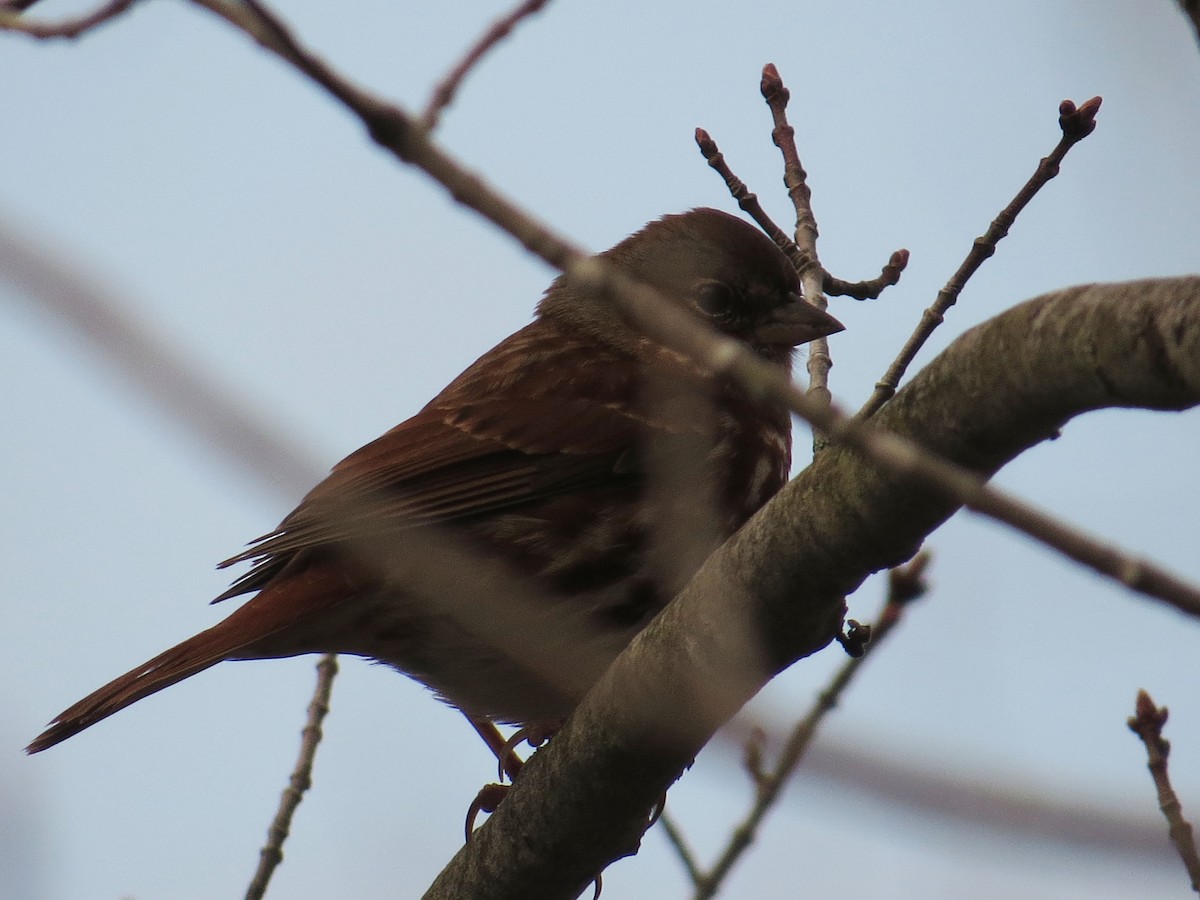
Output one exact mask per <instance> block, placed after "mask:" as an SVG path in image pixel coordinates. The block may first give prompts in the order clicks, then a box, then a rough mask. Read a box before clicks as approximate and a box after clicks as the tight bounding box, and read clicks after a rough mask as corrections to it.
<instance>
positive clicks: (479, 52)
mask: <svg viewBox="0 0 1200 900" xmlns="http://www.w3.org/2000/svg"><path fill="white" fill-rule="evenodd" d="M549 2H550V0H525V2H524V3H521V4H520V5H519V6H517V7H516V8H515V9H513V11H512V12H510V13H509V14H508V15H506V16H503V17H501V18H499V19H497V20H496V21H495V22H493V23H492V26H491V28H489V29H488V30H487V31H486V32H485V33H484V34H483V36H482V37H480V38H479V40H478V41H476V42H475V44H474V45H473V46H472V47H471V48H470V49H469V50H468V51H467V52H466V54H465V55H464V56H463V58H462V59H460V60H459V61H458V63H457V65H455V67H454V68H453V69H451V70H450V72H449V74H447V75H446V77H445V78H443V79H442V80H441V81H439V82H438V85H437V87H436V88H434V90H433V95H432V96H431V97H430V98H429V103H428V104H427V105H426V107H425V112H424V113H422V114H421V123H422V124H423V125H424V126H425V127H426V128H428V129H429V130H430V131H432V130H433V129H434V128H436V127H437V124H438V119H439V118H441V115H442V112H444V111H445V109H446V107H448V106H449V105H450V104H451V103H453V102H454V95H455V94H456V93H457V92H458V88H459V85H461V84H462V81H463V79H464V78H466V77H467V73H468V72H470V71H471V69H472V68H474V67H475V65H476V64H478V62H479V61H480V60H481V59H483V57H484V55H485V54H486V53H487V52H488V51H489V50H491V49H492V47H494V46H496V44H498V43H500V42H501V41H502V40H504V39H505V38H506V37H508V35H509V34H510V33H511V32H512V30H513V28H515V27H516V26H517V25H518V24H519V23H520V22H521V21H522V20H523V19H528V18H529V17H530V16H532V15H533V14H534V13H537V12H540V11H541V9H542V7H544V6H545V5H546V4H547V3H549Z"/></svg>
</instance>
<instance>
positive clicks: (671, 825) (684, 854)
mask: <svg viewBox="0 0 1200 900" xmlns="http://www.w3.org/2000/svg"><path fill="white" fill-rule="evenodd" d="M658 825H659V828H661V829H662V833H663V834H664V835H665V836H666V838H667V841H668V842H669V843H670V844H671V847H672V849H674V851H675V853H676V855H678V857H679V861H680V862H682V863H683V868H684V870H685V871H686V872H687V875H688V878H690V879H691V880H692V884H699V883H700V880H701V879H702V878H704V871H703V870H702V869H701V868H700V864H699V862H698V861H697V860H696V853H695V851H693V850H692V848H691V846H690V845H689V844H688V842H687V838H686V837H684V835H683V831H682V830H681V829H680V827H679V826H678V825H677V824H676V823H675V820H674V819H673V818H672V817H671V814H670V813H669V812H667V811H666V810H664V811H663V814H662V815H661V816H659V817H658Z"/></svg>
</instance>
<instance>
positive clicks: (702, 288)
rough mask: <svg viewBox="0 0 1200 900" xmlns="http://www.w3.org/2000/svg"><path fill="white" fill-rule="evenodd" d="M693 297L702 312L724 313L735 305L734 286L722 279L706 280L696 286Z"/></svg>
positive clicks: (713, 314)
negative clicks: (721, 280)
mask: <svg viewBox="0 0 1200 900" xmlns="http://www.w3.org/2000/svg"><path fill="white" fill-rule="evenodd" d="M692 299H693V301H694V302H695V304H696V308H697V309H699V310H700V311H701V312H705V313H708V315H710V316H719V315H723V314H725V313H727V312H729V310H730V308H731V307H732V306H733V288H731V287H730V286H729V285H727V284H725V283H723V282H720V281H704V282H701V283H700V284H699V285H697V286H696V290H695V293H694V294H693V295H692Z"/></svg>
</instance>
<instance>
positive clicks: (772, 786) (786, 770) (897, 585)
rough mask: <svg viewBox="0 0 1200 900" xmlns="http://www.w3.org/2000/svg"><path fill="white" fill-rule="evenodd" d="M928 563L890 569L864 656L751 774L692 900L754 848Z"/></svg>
mask: <svg viewBox="0 0 1200 900" xmlns="http://www.w3.org/2000/svg"><path fill="white" fill-rule="evenodd" d="M929 559H930V557H929V553H928V552H926V551H922V552H920V553H918V554H917V555H916V556H915V557H914V558H913V560H912V561H911V562H910V563H908V565H906V566H901V567H899V568H895V569H892V570H891V572H890V573H889V577H888V597H887V602H886V603H885V604H884V607H883V611H882V612H881V613H880V616H879V622H878V623H876V625H875V626H874V627H873V628H872V629H871V639H870V643H869V644H867V645H866V648H865V649H866V652H865V653H863V654H862V655H860V656H858V657H856V658H851V659H849V660H847V661H846V662H845V663H843V664H842V667H841V669H839V670H838V672H837V674H836V675H834V677H833V679H832V680H831V681H830V683H829V686H828V687H826V688H825V690H823V691H821V693H820V694H819V695H818V697H817V701H816V703H815V704H813V707H812V709H810V710H809V712H808V715H806V716H805V717H804V718H803V719H801V720H800V721H799V722H798V723H796V726H795V728H793V729H792V733H791V735H790V736H789V737H788V740H787V744H786V745H785V746H784V748H783V752H782V753H780V755H779V760H778V762H777V763H776V765H775V768H774V769H773V770H772V771H770V772H762V771H759V772H757V773H756V772H754V771H753V770H751V775H752V776H753V780H754V786H755V801H754V805H753V806H752V807H751V809H750V812H749V813H748V814H747V815H746V817H745V818H744V819H743V820H742V821H741V822H740V823H738V825H737V826H735V827H734V829H733V832H732V833H731V834H730V838H729V841H728V843H727V844H726V846H725V849H724V850H723V851H722V852H721V855H720V856H719V857H718V858H717V861H716V863H714V864H713V867H712V868H711V869H709V870H708V871H707V872H701V873H700V876H699V877H696V875H695V874H693V875H692V880H693V883H694V884H695V886H696V892H695V895H694V897H695V900H708V898H710V897H713V896H715V895H716V893H717V891H718V890H719V888H720V887H721V884H722V882H723V881H724V880H725V877H726V876H727V875H728V874H729V872H730V870H731V869H732V868H733V865H734V863H736V862H737V860H738V859H739V858H740V857H741V855H742V853H744V852H745V851H746V849H747V848H748V847H749V846H750V845H751V844H752V843H753V841H754V837H755V834H757V832H758V826H759V825H760V824H761V823H762V820H763V818H764V817H765V816H766V814H767V813H768V812H769V811H770V809H771V808H772V807H773V806H774V805H775V802H776V801H777V800H778V799H779V795H780V792H781V791H782V790H783V787H784V786H785V785H786V784H787V782H788V780H789V779H790V778H791V776H792V773H793V772H795V770H796V767H797V766H798V765H799V764H800V760H801V759H802V758H803V756H804V753H805V752H806V751H807V749H808V747H809V745H810V744H811V743H812V739H813V738H814V737H815V736H816V733H817V728H818V727H819V726H820V724H821V722H822V721H823V720H824V718H825V716H826V715H827V714H828V713H829V712H831V711H832V710H833V709H834V708H835V707H836V706H837V704H838V700H839V698H840V697H841V696H842V694H843V693H844V692H845V690H846V688H847V687H848V686H849V685H850V682H851V681H852V680H853V678H854V676H855V675H857V674H858V671H859V669H861V668H862V665H863V663H864V662H865V661H866V659H867V657H868V656H870V655H872V654H874V652H875V651H876V650H877V649H878V647H879V645H880V643H881V642H882V641H883V640H884V638H886V637H887V636H888V635H889V634H890V633H891V632H892V630H893V629H894V628H895V627H896V625H897V624H898V623H899V621H900V618H901V616H902V614H903V612H904V609H905V607H906V606H907V605H908V604H909V603H911V602H912V601H913V600H915V599H917V598H918V597H920V596H921V595H922V594H924V593H925V591H926V585H925V581H924V573H925V569H926V567H927V566H928V565H929ZM685 864H686V863H685ZM690 868H691V867H689V870H690Z"/></svg>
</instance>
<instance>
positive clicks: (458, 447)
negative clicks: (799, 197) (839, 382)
mask: <svg viewBox="0 0 1200 900" xmlns="http://www.w3.org/2000/svg"><path fill="white" fill-rule="evenodd" d="M599 257H600V258H602V259H603V260H605V261H606V262H607V263H609V264H611V265H612V266H615V267H616V268H617V269H619V270H620V271H622V272H623V273H624V274H626V275H628V276H630V277H632V278H635V279H637V280H638V281H641V282H644V283H645V284H648V285H650V286H651V287H653V288H656V289H657V290H658V291H659V292H660V293H661V294H662V295H664V296H665V297H666V298H667V299H668V300H669V301H670V302H672V303H673V304H675V305H677V306H678V307H680V308H682V309H684V310H685V311H687V312H688V313H689V314H690V315H692V316H693V317H694V318H695V319H696V320H698V321H700V322H703V323H706V324H707V325H709V326H710V327H712V328H715V329H716V330H717V331H719V332H721V333H722V334H724V335H726V336H729V337H732V338H734V339H736V340H737V341H740V342H741V343H742V344H744V345H745V346H746V347H749V348H751V349H752V350H753V351H754V352H755V353H756V354H757V355H758V356H759V357H761V358H762V359H764V360H766V361H768V362H769V363H771V364H773V365H776V366H780V367H785V368H788V367H790V366H791V363H792V359H793V355H794V352H795V348H796V347H797V346H799V345H801V344H803V343H806V342H809V341H812V340H815V339H817V338H820V337H823V336H826V335H830V334H833V333H836V332H839V331H841V330H843V326H842V325H841V323H839V322H838V321H837V320H836V319H835V318H833V317H832V316H831V315H829V314H828V313H826V312H824V311H823V310H820V309H818V308H817V307H816V306H814V305H812V304H810V303H808V302H806V301H805V300H804V299H803V298H802V297H801V296H800V286H799V279H798V276H797V272H796V268H795V267H794V266H793V265H792V263H791V262H790V261H789V259H788V258H787V256H786V255H785V254H784V253H783V252H782V251H781V250H780V249H779V247H777V246H776V244H775V243H774V242H773V241H772V240H771V239H770V238H768V237H767V236H766V235H765V234H763V233H762V232H761V231H759V230H758V229H757V228H755V227H753V226H751V225H750V224H749V223H747V222H745V221H743V220H742V219H740V218H737V217H735V216H732V215H730V214H728V213H724V212H721V211H718V210H715V209H709V208H696V209H692V210H689V211H687V212H684V213H680V214H675V215H666V216H663V217H662V218H660V219H656V220H654V221H652V222H650V223H649V224H647V225H646V226H645V227H644V228H642V229H641V230H639V231H637V232H636V233H634V234H632V235H630V236H629V237H627V238H625V239H624V240H622V241H621V242H619V243H618V244H616V245H615V246H614V247H612V248H611V249H609V250H606V251H604V252H602V253H600V254H599ZM790 462H791V419H790V415H789V413H788V412H787V410H786V409H785V408H784V407H783V406H781V405H780V404H778V403H777V402H776V401H774V400H771V399H764V398H762V397H761V396H756V395H752V394H750V393H749V392H747V391H746V390H744V389H743V388H741V387H739V385H738V384H737V383H736V382H735V381H733V380H732V378H731V377H729V376H728V375H724V374H721V373H715V372H713V371H710V370H708V369H706V368H705V367H704V366H703V365H702V364H697V363H696V362H693V361H691V360H689V359H687V358H685V357H684V356H682V355H680V354H678V353H676V352H674V351H672V350H671V349H669V348H668V347H666V346H664V345H663V344H660V343H657V342H655V341H654V340H651V339H650V338H649V337H646V336H645V335H643V334H642V333H641V332H640V331H639V329H638V328H637V327H635V326H634V325H633V324H632V323H630V322H629V321H628V320H627V318H626V316H625V315H624V314H623V313H622V310H621V307H620V306H619V305H618V304H617V303H616V302H615V301H614V300H612V299H611V298H608V297H605V296H601V295H597V294H596V293H593V292H589V291H586V290H584V289H582V288H580V287H579V286H577V285H576V284H574V283H573V282H572V281H571V280H570V278H569V277H567V276H565V275H563V276H559V277H558V278H557V279H555V280H554V281H553V283H552V284H551V285H550V287H549V288H548V289H547V290H546V292H545V293H544V295H543V296H542V298H541V300H540V302H539V303H538V305H537V308H536V312H535V315H534V317H533V319H532V321H531V322H530V323H529V324H528V325H526V326H525V327H523V328H521V329H520V330H518V331H516V332H515V333H514V334H512V335H510V336H509V337H508V338H506V339H504V340H503V341H501V342H500V343H499V344H498V345H497V346H495V347H494V348H493V349H491V350H489V351H488V352H486V353H485V354H484V355H483V356H481V357H480V358H479V359H478V360H476V361H475V362H474V363H473V364H472V365H470V366H469V367H468V368H467V369H466V370H465V371H464V372H463V373H462V374H461V375H459V376H458V377H457V378H455V379H454V380H453V381H452V382H451V383H450V384H449V385H448V386H447V387H446V388H445V389H444V390H442V391H441V393H439V394H438V395H437V396H436V397H434V398H433V400H431V401H430V402H429V403H428V404H427V405H426V406H425V407H424V408H422V409H421V410H420V411H419V412H418V413H417V414H416V415H414V416H413V417H412V418H410V419H407V420H406V421H404V422H402V423H401V424H399V425H397V426H396V427H394V428H392V429H391V430H390V431H388V432H386V433H385V434H383V435H382V436H381V437H379V438H377V439H376V440H374V441H372V442H370V443H368V444H367V445H365V446H364V447H362V448H361V449H359V450H357V451H355V452H354V453H352V454H350V455H349V456H347V457H346V458H345V459H344V460H342V461H341V462H340V463H338V464H337V465H335V466H334V467H333V469H332V470H331V472H330V474H329V475H328V476H327V477H326V478H325V479H324V480H323V481H321V482H320V483H319V484H317V486H316V487H314V488H313V489H312V490H311V491H310V492H309V493H308V494H307V495H306V496H305V497H304V498H303V500H302V501H301V502H300V504H299V505H298V506H297V507H296V509H295V510H294V511H292V512H291V513H290V514H288V515H287V516H286V517H285V518H284V519H283V521H282V522H281V523H280V524H279V526H278V527H277V528H276V529H275V530H273V531H271V532H270V533H268V534H266V535H264V536H262V537H260V538H257V539H256V540H255V541H253V542H251V544H249V545H248V546H247V549H245V550H244V551H243V552H241V553H239V554H237V555H236V556H233V557H232V558H230V559H228V560H225V561H224V562H223V563H221V564H220V566H222V567H224V566H230V565H234V564H237V563H245V562H249V563H251V568H250V569H249V571H247V572H246V573H245V574H243V575H242V576H241V577H239V578H237V580H236V581H234V582H233V584H232V586H231V587H230V588H229V589H228V590H227V591H225V592H224V593H223V594H222V595H221V596H219V597H218V598H216V600H214V601H213V602H214V603H216V602H218V601H225V600H229V599H231V598H234V597H239V596H242V595H245V594H253V596H252V597H251V598H250V599H249V600H247V601H246V602H244V603H243V604H242V605H241V606H240V607H238V608H237V609H235V610H234V611H233V612H232V613H231V614H230V615H229V616H228V617H226V618H225V619H223V620H221V621H219V622H218V623H217V624H216V625H214V626H212V627H211V628H208V629H207V630H205V631H202V632H200V633H199V634H196V635H195V636H193V637H191V638H188V639H187V640H185V641H183V642H182V643H180V644H178V645H177V646H175V647H172V648H171V649H169V650H167V651H165V652H164V653H161V654H159V655H158V656H155V657H154V658H153V659H150V660H149V661H147V662H145V663H143V664H142V665H140V666H138V667H137V668H135V669H132V670H131V671H129V672H127V673H126V674H124V675H122V676H120V677H119V678H117V679H115V680H113V681H111V682H109V683H108V684H106V685H104V686H103V687H101V688H99V689H98V690H96V691H95V692H93V693H92V694H89V695H88V696H87V697H85V698H84V699H82V700H80V701H79V702H78V703H76V704H74V705H73V706H71V707H69V708H68V709H66V710H65V711H63V712H62V713H60V714H59V715H58V716H57V717H56V718H55V719H53V720H52V721H51V723H50V724H49V726H48V727H47V729H46V730H45V731H44V732H43V733H42V734H41V735H39V736H38V737H37V738H35V739H34V740H33V742H32V743H30V744H29V746H28V747H27V748H26V750H27V752H29V753H37V752H40V751H42V750H46V749H47V748H49V747H52V746H54V745H55V744H58V743H59V742H61V741H63V740H66V739H67V738H69V737H71V736H73V735H75V734H77V733H79V732H80V731H83V730H84V729H85V728H89V727H90V726H92V725H94V724H96V723H97V722H99V721H100V720H102V719H105V718H107V717H108V716H111V715H112V714H114V713H116V712H118V711H120V710H121V709H124V708H125V707H127V706H129V705H130V704H132V703H135V702H137V701H138V700H141V699H143V698H145V697H147V696H149V695H151V694H154V693H156V692H158V691H160V690H162V689H164V688H166V687H169V686H170V685H173V684H176V683H178V682H179V681H182V680H183V679H185V678H190V677H191V676H192V675H195V674H197V673H199V672H201V671H204V670H205V669H208V668H210V667H211V666H214V665H216V664H217V663H219V662H222V661H225V660H246V659H269V658H279V657H288V656H297V655H301V654H309V653H325V652H337V653H343V654H351V655H357V656H361V657H366V658H368V659H370V660H374V661H376V662H379V663H383V664H386V665H389V666H391V667H393V668H395V669H397V670H399V671H400V672H401V673H404V674H406V675H408V676H410V677H412V678H414V679H416V680H417V681H419V682H421V683H422V684H424V685H426V686H427V687H428V688H429V689H431V691H432V692H433V693H434V694H435V695H436V696H437V697H439V698H440V699H441V700H444V701H445V702H447V703H449V704H451V705H452V706H454V707H457V708H458V709H460V710H461V711H462V712H463V713H465V714H466V715H467V717H468V718H469V719H471V720H472V722H474V723H501V724H509V725H515V726H518V727H521V728H534V727H551V728H552V727H553V725H555V724H556V723H557V724H561V722H562V721H563V720H564V719H565V718H566V716H567V715H568V714H569V713H570V712H571V710H572V709H573V708H574V706H575V705H577V704H578V703H579V702H580V700H581V699H582V697H583V695H584V694H586V692H587V690H588V689H589V688H590V687H591V685H592V684H593V683H594V682H595V681H596V680H598V678H599V677H600V675H601V674H602V672H603V671H604V669H605V668H606V667H607V665H608V664H609V663H610V662H611V661H612V659H614V658H615V657H616V655H617V654H618V653H620V651H621V650H622V649H623V648H624V647H625V646H626V645H627V644H628V643H629V641H630V640H632V639H633V637H634V636H635V635H636V634H637V633H638V632H639V631H640V630H641V629H643V628H644V627H645V626H646V625H647V624H648V623H649V621H650V620H651V619H652V618H653V617H654V616H655V615H656V614H657V613H658V612H659V611H661V610H662V609H663V608H664V607H665V606H666V604H667V603H668V602H669V601H670V600H671V599H672V597H674V596H675V594H676V593H677V592H678V591H679V590H680V589H681V588H682V587H683V586H684V585H685V584H686V583H687V581H688V580H689V579H690V578H691V577H692V575H693V574H694V573H695V572H696V571H697V569H698V568H699V566H700V564H701V563H702V562H703V560H704V559H705V558H706V557H707V555H708V554H709V553H710V552H711V551H712V550H714V549H715V548H716V547H717V546H719V545H720V543H721V542H723V541H724V540H725V539H726V538H728V537H729V536H730V535H731V534H733V533H734V532H735V531H736V530H737V529H738V528H739V527H740V526H741V525H742V524H743V523H744V522H745V521H746V520H747V519H748V518H749V517H750V516H751V515H752V514H753V513H754V512H755V511H756V510H758V509H759V508H760V507H761V506H762V505H763V504H764V503H765V502H766V501H767V500H768V499H770V497H771V496H772V495H773V494H775V493H776V492H777V491H778V490H779V489H780V487H781V486H782V485H783V484H784V483H785V481H786V480H787V477H788V473H789V468H790ZM481 733H482V732H481ZM493 749H495V748H493Z"/></svg>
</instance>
